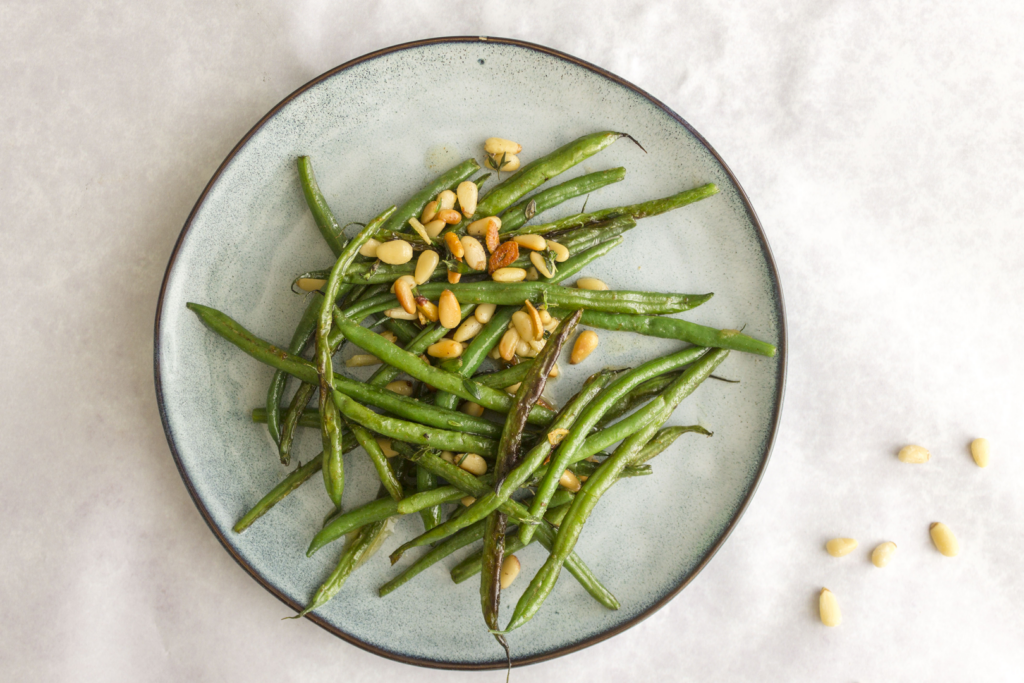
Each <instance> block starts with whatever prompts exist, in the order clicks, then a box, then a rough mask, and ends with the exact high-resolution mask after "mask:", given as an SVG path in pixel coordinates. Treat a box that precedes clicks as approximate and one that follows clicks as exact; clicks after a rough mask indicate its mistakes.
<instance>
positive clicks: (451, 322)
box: [437, 289, 462, 330]
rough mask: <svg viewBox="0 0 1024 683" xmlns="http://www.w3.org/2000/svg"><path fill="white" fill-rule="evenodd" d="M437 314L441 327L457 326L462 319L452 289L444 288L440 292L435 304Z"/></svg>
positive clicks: (450, 327)
mask: <svg viewBox="0 0 1024 683" xmlns="http://www.w3.org/2000/svg"><path fill="white" fill-rule="evenodd" d="M437 315H438V321H440V323H441V325H442V327H447V328H448V329H449V330H450V329H453V328H456V327H458V326H459V323H460V322H461V321H462V310H461V307H460V306H459V300H458V299H456V298H455V295H454V294H453V293H452V290H450V289H446V290H444V291H443V292H441V298H440V300H439V301H438V304H437Z"/></svg>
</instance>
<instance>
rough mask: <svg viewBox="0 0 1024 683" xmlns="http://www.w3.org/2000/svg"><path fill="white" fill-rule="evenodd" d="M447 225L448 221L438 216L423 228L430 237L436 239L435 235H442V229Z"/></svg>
mask: <svg viewBox="0 0 1024 683" xmlns="http://www.w3.org/2000/svg"><path fill="white" fill-rule="evenodd" d="M446 227H448V224H447V223H445V222H444V221H442V220H438V219H436V218H435V219H434V220H432V221H430V222H429V223H424V224H423V229H424V230H426V231H427V234H428V235H430V239H434V238H435V237H437V236H438V235H440V234H441V231H442V230H444V229H445V228H446Z"/></svg>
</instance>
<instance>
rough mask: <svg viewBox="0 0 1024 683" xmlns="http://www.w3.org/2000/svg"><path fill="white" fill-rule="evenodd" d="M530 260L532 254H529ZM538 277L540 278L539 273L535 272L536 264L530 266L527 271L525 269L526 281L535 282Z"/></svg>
mask: <svg viewBox="0 0 1024 683" xmlns="http://www.w3.org/2000/svg"><path fill="white" fill-rule="evenodd" d="M530 260H531V261H532V260H533V254H530ZM539 279H540V273H539V272H537V267H536V266H530V269H529V270H528V271H526V281H527V282H536V281H537V280H539Z"/></svg>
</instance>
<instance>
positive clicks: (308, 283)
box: [295, 277, 327, 292]
mask: <svg viewBox="0 0 1024 683" xmlns="http://www.w3.org/2000/svg"><path fill="white" fill-rule="evenodd" d="M295 284H296V285H298V286H299V289H301V290H302V291H304V292H315V291H317V290H318V289H320V288H322V287H323V286H324V285H326V284H327V280H321V279H319V278H315V277H300V278H299V279H298V280H296V281H295Z"/></svg>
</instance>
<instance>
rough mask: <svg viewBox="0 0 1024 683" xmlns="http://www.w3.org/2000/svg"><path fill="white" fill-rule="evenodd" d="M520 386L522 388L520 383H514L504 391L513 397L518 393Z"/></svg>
mask: <svg viewBox="0 0 1024 683" xmlns="http://www.w3.org/2000/svg"><path fill="white" fill-rule="evenodd" d="M521 386H523V383H522V382H516V383H515V384H513V385H512V386H509V387H505V391H506V392H507V393H509V394H512V395H513V396H515V395H516V392H517V391H519V387H521Z"/></svg>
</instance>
